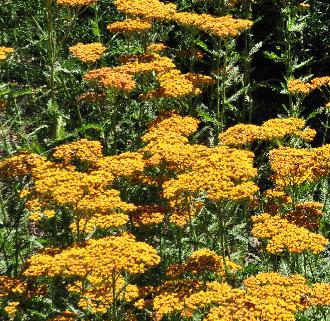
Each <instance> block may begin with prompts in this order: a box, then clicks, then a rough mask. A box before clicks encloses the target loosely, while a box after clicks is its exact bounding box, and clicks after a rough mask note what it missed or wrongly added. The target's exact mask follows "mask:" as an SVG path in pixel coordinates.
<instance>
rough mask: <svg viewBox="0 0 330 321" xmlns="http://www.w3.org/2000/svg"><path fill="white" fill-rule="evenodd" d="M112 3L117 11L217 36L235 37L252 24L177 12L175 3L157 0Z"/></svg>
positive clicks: (116, 1)
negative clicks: (167, 21) (169, 22)
mask: <svg viewBox="0 0 330 321" xmlns="http://www.w3.org/2000/svg"><path fill="white" fill-rule="evenodd" d="M114 3H115V6H116V7H117V9H118V10H119V11H122V12H124V13H125V14H127V15H130V16H140V17H143V18H145V19H148V20H150V19H157V20H173V21H176V22H177V23H179V24H182V25H184V26H188V27H195V28H197V29H199V30H202V31H204V32H206V33H209V34H211V35H214V36H217V37H236V36H237V35H238V34H239V33H241V32H243V31H244V30H246V29H248V28H250V27H251V26H252V21H250V20H246V19H235V18H233V17H231V16H224V17H215V16H212V15H209V14H197V13H190V12H178V11H177V10H176V5H175V4H173V3H169V4H164V3H162V2H161V1H159V0H149V1H147V0H115V2H114Z"/></svg>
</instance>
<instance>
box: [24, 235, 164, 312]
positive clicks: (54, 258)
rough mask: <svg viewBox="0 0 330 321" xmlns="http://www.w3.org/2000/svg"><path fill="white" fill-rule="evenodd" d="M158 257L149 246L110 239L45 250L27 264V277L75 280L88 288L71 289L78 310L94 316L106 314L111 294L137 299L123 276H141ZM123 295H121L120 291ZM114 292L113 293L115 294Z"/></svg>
mask: <svg viewBox="0 0 330 321" xmlns="http://www.w3.org/2000/svg"><path fill="white" fill-rule="evenodd" d="M159 260H160V258H159V256H158V255H157V254H156V250H154V249H153V248H152V247H151V246H150V245H148V244H146V243H144V242H137V241H136V240H135V238H134V237H133V236H132V235H130V234H123V235H120V236H109V237H105V238H101V239H98V240H89V241H87V242H84V243H81V244H75V245H73V246H71V247H69V248H66V249H64V250H56V249H55V250H52V249H51V250H48V251H44V252H41V253H39V254H35V255H34V256H32V257H31V258H30V259H29V260H28V264H27V268H26V270H25V271H24V273H23V274H24V276H26V277H40V276H48V277H55V276H59V275H62V276H65V277H78V278H79V279H80V280H81V281H87V282H88V286H87V287H83V288H81V287H80V286H79V284H76V285H75V286H70V287H69V291H71V292H78V293H79V294H80V297H81V299H80V301H79V306H80V307H81V308H83V309H86V310H88V309H90V310H92V311H93V312H94V313H99V312H101V313H105V312H106V310H107V308H108V307H109V306H110V305H111V302H113V292H114V291H116V292H117V293H122V295H121V296H122V299H123V300H125V301H131V300H132V299H135V298H136V297H137V296H138V289H137V287H136V286H134V285H128V286H127V284H126V281H125V280H124V278H123V273H124V272H125V273H129V274H141V273H143V272H144V271H145V270H146V269H148V268H150V267H152V266H154V265H157V264H158V263H159ZM124 287H125V291H124V292H123V288H124ZM114 288H115V290H114Z"/></svg>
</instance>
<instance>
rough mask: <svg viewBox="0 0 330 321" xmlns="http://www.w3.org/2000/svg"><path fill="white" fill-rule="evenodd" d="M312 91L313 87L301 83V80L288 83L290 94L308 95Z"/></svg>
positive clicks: (292, 80)
mask: <svg viewBox="0 0 330 321" xmlns="http://www.w3.org/2000/svg"><path fill="white" fill-rule="evenodd" d="M312 90H314V87H313V86H312V85H311V84H309V83H305V82H303V81H302V80H299V79H291V80H289V81H288V91H289V93H291V94H304V95H308V94H309V93H310V92H311V91H312Z"/></svg>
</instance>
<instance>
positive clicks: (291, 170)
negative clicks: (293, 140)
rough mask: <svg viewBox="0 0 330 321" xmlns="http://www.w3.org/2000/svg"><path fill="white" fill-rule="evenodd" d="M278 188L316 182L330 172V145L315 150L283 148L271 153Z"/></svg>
mask: <svg viewBox="0 0 330 321" xmlns="http://www.w3.org/2000/svg"><path fill="white" fill-rule="evenodd" d="M269 156H270V163H271V169H272V171H273V172H274V175H273V179H274V180H275V182H276V185H277V186H278V187H286V186H291V187H292V186H295V185H299V184H303V183H306V182H314V181H316V180H318V179H319V178H320V177H322V176H327V175H328V173H329V170H330V145H324V146H322V147H318V148H313V149H304V148H288V147H281V148H278V149H273V150H271V151H270V153H269Z"/></svg>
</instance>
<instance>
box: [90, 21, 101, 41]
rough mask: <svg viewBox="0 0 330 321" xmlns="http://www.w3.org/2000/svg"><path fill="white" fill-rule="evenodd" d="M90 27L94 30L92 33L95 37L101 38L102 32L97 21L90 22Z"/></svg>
mask: <svg viewBox="0 0 330 321" xmlns="http://www.w3.org/2000/svg"><path fill="white" fill-rule="evenodd" d="M90 25H91V28H92V33H93V35H94V36H95V37H97V38H99V37H100V36H101V30H100V28H99V24H98V21H97V20H90Z"/></svg>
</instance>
